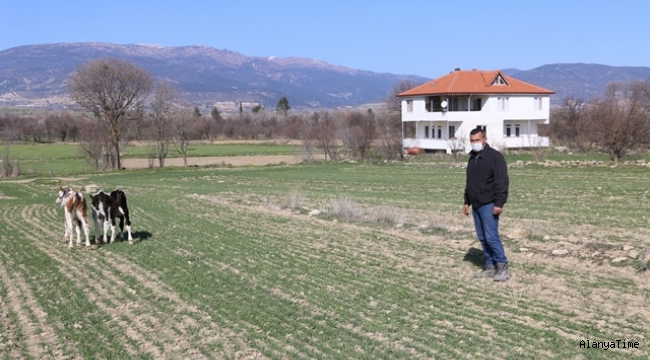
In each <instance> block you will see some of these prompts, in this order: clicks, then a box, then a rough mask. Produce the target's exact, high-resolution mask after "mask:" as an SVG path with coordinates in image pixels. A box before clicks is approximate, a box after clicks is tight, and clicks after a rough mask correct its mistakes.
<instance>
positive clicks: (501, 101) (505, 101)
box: [497, 97, 510, 111]
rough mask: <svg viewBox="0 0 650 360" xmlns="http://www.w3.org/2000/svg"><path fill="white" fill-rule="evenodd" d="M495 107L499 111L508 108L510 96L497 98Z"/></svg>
mask: <svg viewBox="0 0 650 360" xmlns="http://www.w3.org/2000/svg"><path fill="white" fill-rule="evenodd" d="M497 108H498V109H499V111H508V110H510V98H508V97H499V98H497Z"/></svg>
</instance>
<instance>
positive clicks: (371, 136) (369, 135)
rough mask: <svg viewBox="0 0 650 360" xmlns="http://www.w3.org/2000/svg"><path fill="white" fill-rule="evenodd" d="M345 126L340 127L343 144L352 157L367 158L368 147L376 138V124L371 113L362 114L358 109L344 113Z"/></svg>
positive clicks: (368, 153) (368, 154)
mask: <svg viewBox="0 0 650 360" xmlns="http://www.w3.org/2000/svg"><path fill="white" fill-rule="evenodd" d="M344 122H345V127H344V128H343V129H341V131H340V134H341V140H342V141H343V146H345V147H346V149H347V150H348V151H349V153H350V155H351V156H353V157H360V158H362V159H367V158H368V157H369V156H370V148H371V145H372V143H373V141H374V140H375V138H376V134H377V130H376V129H377V126H376V121H375V118H374V116H373V114H363V113H361V112H358V111H354V112H350V113H348V114H345V119H344Z"/></svg>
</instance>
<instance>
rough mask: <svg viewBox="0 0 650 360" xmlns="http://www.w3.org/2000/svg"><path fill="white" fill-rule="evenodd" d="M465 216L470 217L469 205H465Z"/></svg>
mask: <svg viewBox="0 0 650 360" xmlns="http://www.w3.org/2000/svg"><path fill="white" fill-rule="evenodd" d="M463 214H464V215H465V216H469V205H467V204H465V205H463Z"/></svg>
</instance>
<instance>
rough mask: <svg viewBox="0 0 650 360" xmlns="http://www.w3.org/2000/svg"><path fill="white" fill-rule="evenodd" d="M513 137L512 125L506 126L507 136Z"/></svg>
mask: <svg viewBox="0 0 650 360" xmlns="http://www.w3.org/2000/svg"><path fill="white" fill-rule="evenodd" d="M511 135H512V127H511V126H510V125H506V136H507V137H510V136H511Z"/></svg>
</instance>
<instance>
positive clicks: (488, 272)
mask: <svg viewBox="0 0 650 360" xmlns="http://www.w3.org/2000/svg"><path fill="white" fill-rule="evenodd" d="M496 272H497V268H496V267H495V266H494V265H487V266H486V267H484V268H483V271H481V272H478V273H476V274H474V278H491V277H494V274H496Z"/></svg>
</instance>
